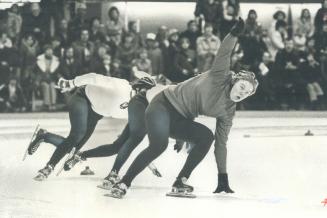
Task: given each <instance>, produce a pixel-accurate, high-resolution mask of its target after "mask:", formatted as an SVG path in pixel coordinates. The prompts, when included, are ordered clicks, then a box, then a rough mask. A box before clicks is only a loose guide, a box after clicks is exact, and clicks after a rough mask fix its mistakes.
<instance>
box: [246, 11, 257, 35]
mask: <svg viewBox="0 0 327 218" xmlns="http://www.w3.org/2000/svg"><path fill="white" fill-rule="evenodd" d="M257 19H258V15H257V12H256V11H255V10H253V9H251V10H250V11H249V13H248V17H247V19H246V21H245V31H244V34H245V35H248V34H249V33H250V32H251V31H253V32H255V33H258V32H259V31H260V30H259V29H260V28H261V25H260V24H259V23H258V21H257Z"/></svg>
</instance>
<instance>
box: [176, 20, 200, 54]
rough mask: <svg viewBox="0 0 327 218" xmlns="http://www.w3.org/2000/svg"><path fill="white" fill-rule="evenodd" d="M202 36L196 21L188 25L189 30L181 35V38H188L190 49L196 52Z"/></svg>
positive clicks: (191, 21)
mask: <svg viewBox="0 0 327 218" xmlns="http://www.w3.org/2000/svg"><path fill="white" fill-rule="evenodd" d="M200 35H201V33H200V31H199V29H198V26H197V24H196V21H195V20H190V21H189V22H188V23H187V30H185V31H184V32H182V33H181V35H180V37H181V38H187V39H188V40H189V42H190V47H189V49H192V50H194V51H195V50H196V40H197V39H198V37H199V36H200Z"/></svg>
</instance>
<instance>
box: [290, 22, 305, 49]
mask: <svg viewBox="0 0 327 218" xmlns="http://www.w3.org/2000/svg"><path fill="white" fill-rule="evenodd" d="M293 39H294V47H295V50H297V51H299V52H304V51H305V49H306V44H307V37H306V35H305V32H304V30H303V29H300V28H298V29H296V30H295V33H294V37H293Z"/></svg>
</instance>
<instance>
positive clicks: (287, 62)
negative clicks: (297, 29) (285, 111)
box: [275, 40, 304, 109]
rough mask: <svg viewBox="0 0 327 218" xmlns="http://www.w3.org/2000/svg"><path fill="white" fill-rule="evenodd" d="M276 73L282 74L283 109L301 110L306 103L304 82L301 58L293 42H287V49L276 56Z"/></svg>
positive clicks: (281, 93) (280, 93)
mask: <svg viewBox="0 0 327 218" xmlns="http://www.w3.org/2000/svg"><path fill="white" fill-rule="evenodd" d="M275 68H276V73H279V74H280V79H281V84H282V88H281V89H279V91H280V92H279V96H280V99H281V100H282V104H283V107H289V108H291V109H299V107H300V106H301V104H303V103H304V88H303V87H304V81H303V78H302V77H301V73H300V72H299V57H298V55H297V53H296V51H295V50H294V43H293V41H292V40H287V41H286V42H285V49H282V50H280V51H279V52H278V53H277V55H276V62H275Z"/></svg>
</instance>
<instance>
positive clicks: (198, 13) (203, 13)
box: [194, 0, 223, 33]
mask: <svg viewBox="0 0 327 218" xmlns="http://www.w3.org/2000/svg"><path fill="white" fill-rule="evenodd" d="M194 15H195V17H196V19H197V20H198V21H199V19H204V21H205V23H210V24H212V26H213V27H214V30H213V31H214V33H217V31H218V30H217V28H218V27H219V26H220V23H221V20H222V18H223V5H222V2H221V1H220V0H198V1H197V2H196V6H195V11H194Z"/></svg>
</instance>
